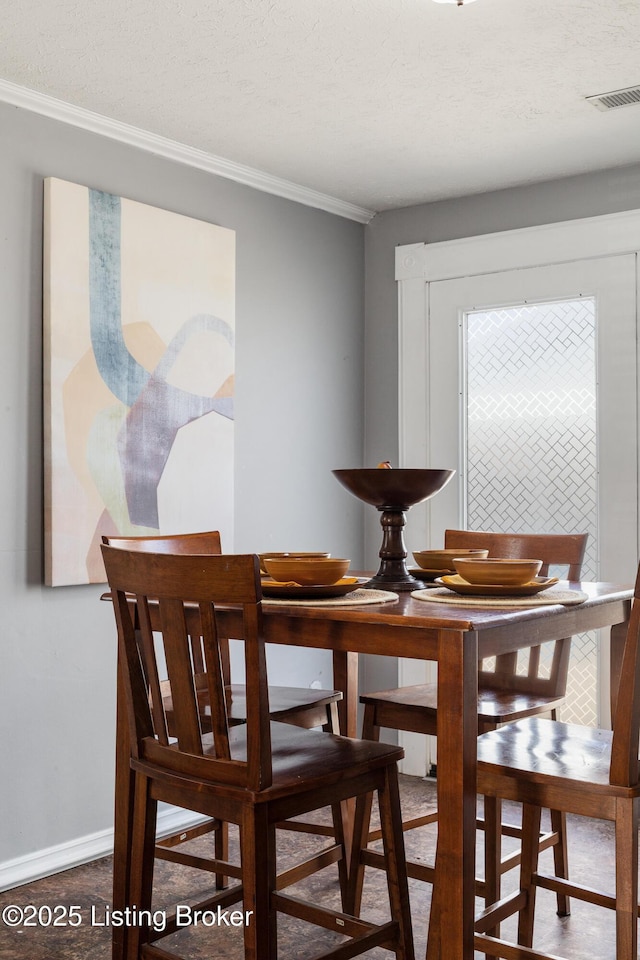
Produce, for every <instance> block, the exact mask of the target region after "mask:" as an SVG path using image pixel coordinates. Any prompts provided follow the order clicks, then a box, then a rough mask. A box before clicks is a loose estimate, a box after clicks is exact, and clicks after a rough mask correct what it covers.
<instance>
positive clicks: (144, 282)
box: [44, 179, 235, 586]
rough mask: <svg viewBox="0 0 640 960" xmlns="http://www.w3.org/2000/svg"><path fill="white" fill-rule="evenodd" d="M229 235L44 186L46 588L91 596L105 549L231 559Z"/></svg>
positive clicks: (140, 207)
mask: <svg viewBox="0 0 640 960" xmlns="http://www.w3.org/2000/svg"><path fill="white" fill-rule="evenodd" d="M234 333H235V233H234V231H233V230H229V229H227V228H224V227H220V226H217V225H214V224H211V223H206V222H204V221H200V220H195V219H192V218H190V217H185V216H181V215H179V214H176V213H171V212H169V211H166V210H161V209H159V208H157V207H151V206H148V205H146V204H142V203H138V202H135V201H132V200H127V199H125V198H122V197H118V196H114V195H112V194H109V193H104V192H102V191H99V190H92V189H89V188H87V187H84V186H80V185H78V184H74V183H68V182H66V181H63V180H57V179H48V180H46V181H45V219H44V407H45V410H44V428H45V582H46V583H47V584H49V585H51V586H60V585H63V584H78V583H101V582H104V579H105V577H104V570H103V567H102V561H101V557H100V540H101V536H102V535H103V534H116V533H119V534H121V535H128V536H142V535H153V534H156V535H157V534H164V533H179V532H189V531H196V530H211V529H216V530H220V532H221V536H222V543H223V547H224V549H225V550H231V549H232V548H233V392H234V390H233V387H234Z"/></svg>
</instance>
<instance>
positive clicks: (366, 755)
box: [132, 722, 404, 801]
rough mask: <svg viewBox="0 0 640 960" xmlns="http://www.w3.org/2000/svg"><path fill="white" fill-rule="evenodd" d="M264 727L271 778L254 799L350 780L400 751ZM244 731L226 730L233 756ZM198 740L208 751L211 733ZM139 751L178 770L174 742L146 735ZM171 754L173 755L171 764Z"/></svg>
mask: <svg viewBox="0 0 640 960" xmlns="http://www.w3.org/2000/svg"><path fill="white" fill-rule="evenodd" d="M270 729H271V756H272V776H273V779H272V784H271V786H270V787H268V788H266V789H263V790H261V791H260V801H267V800H273V799H275V798H276V797H278V796H280V795H286V796H290V795H291V794H292V793H308V792H309V791H310V790H315V789H318V788H320V787H322V786H325V785H328V784H331V783H336V782H337V781H339V780H342V779H353V778H354V777H356V776H358V775H359V774H360V773H366V772H367V771H369V770H375V769H377V768H379V767H384V766H387V765H388V764H389V763H390V762H395V761H398V760H401V759H402V758H403V756H404V751H403V749H402V747H398V746H394V745H392V744H388V743H377V742H375V741H373V740H355V739H351V738H350V737H340V736H336V735H335V734H332V733H325V732H323V731H321V730H305V729H304V728H302V727H296V726H293V725H291V724H288V723H275V722H272V723H271V724H270ZM247 730H248V728H247V725H246V724H242V725H239V726H236V727H233V729H231V730H230V731H229V746H230V749H231V756H232V758H233V760H239V761H246V759H247ZM202 741H203V745H205V754H204V757H205V758H206V757H207V756H213V755H214V752H213V746H211V747H210V748H209V749H206V744H207V743H211V734H206V735H205V736H204V737H203V738H202ZM145 753H146V758H147V759H148V760H149V761H151V762H152V763H159V764H162V765H163V767H164V768H165V769H166V770H167V771H169V770H175V772H176V773H180V768H181V764H180V762H179V759H180V754H179V752H178V748H177V746H176V745H174V744H172V745H171V746H169V747H162V746H161V745H160V744H158V743H157V742H156V741H155V740H149V741H146V742H145ZM172 754H173V755H175V757H176V761H177V762H176V764H175V765H174V763H173V757H172ZM192 760H193V763H194V769H195V768H196V767H197V768H199V769H198V775H199V777H200V776H201V775H202V773H203V772H205V773H206V771H207V767H208V761H207V760H206V759H204V758H196V757H194V758H192ZM198 761H200V762H198ZM132 765H133V766H134V767H136V768H137V769H143V766H144V764H143V765H142V766H140V764H137V763H136V762H135V761H132ZM182 779H183V780H184V779H185V778H182ZM197 783H198V784H200V785H202V779H198V781H197ZM212 786H213V787H214V788H215V790H216V792H218V793H222V794H224V793H225V792H226V791H228V790H231V791H232V792H233V791H234V787H233V786H231V785H227V784H224V785H222V784H220V783H217V782H215V783H214V782H213V781H212ZM240 792H242V790H240ZM245 792H246V790H245Z"/></svg>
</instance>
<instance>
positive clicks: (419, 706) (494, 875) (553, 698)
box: [348, 530, 588, 916]
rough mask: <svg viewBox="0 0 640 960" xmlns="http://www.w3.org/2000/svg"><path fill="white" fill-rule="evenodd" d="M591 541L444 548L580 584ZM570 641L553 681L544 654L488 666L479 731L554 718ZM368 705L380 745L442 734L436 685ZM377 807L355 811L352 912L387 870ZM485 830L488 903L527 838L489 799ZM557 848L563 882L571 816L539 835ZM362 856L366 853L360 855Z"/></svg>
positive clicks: (426, 873)
mask: <svg viewBox="0 0 640 960" xmlns="http://www.w3.org/2000/svg"><path fill="white" fill-rule="evenodd" d="M587 536H588V534H575V535H574V534H509V533H484V532H480V531H470V530H447V531H446V532H445V548H454V547H460V548H471V549H473V548H475V547H479V548H484V549H488V550H489V556H490V557H513V558H518V557H519V558H527V557H532V558H535V559H542V560H543V566H542V569H541V571H540V574H541V576H547V575H548V572H549V567H550V566H554V567H555V566H562V567H564V568H565V569H566V570H567V574H566V576H567V579H569V580H579V579H580V571H581V567H582V560H583V557H584V552H585V548H586V543H587ZM570 648H571V638H567V639H564V640H559V641H556V642H555V644H554V649H553V653H552V657H551V665H550V670H549V674H548V676H544V675H541V674H540V660H541V649H540V647H531V648H530V649H529V651H528V664H527V665H526V671H522V670H518V655H517V653H514V654H505V655H502V656H500V657H498V658H497V660H496V662H495V668H494V669H492V670H490V669H488V668H487V667H486V666H485V665H483V664H481V665H480V669H479V684H478V732H479V733H483V732H485V731H486V730H493V729H495V728H496V727H498V726H500V725H501V724H503V723H510V722H513V721H514V720H518V719H519V718H521V717H529V716H534V715H540V714H550V715H551V716H552V717H553V718H554V719H555V717H556V709H557V707H558V706H559V705H560V704H561V703H562V700H563V699H564V696H565V694H566V687H567V671H568V666H569V654H570ZM360 700H361V702H362V703H363V704H364V705H365V712H364V721H363V729H362V736H363V737H364V738H366V739H372V740H378V739H379V737H380V728H381V727H386V728H388V729H392V730H407V731H411V732H414V733H422V734H425V735H431V736H436V735H437V719H438V709H437V686H436V684H435V683H431V684H419V685H416V686H413V687H400V688H397V689H395V690H385V691H380V692H378V693H367V694H365V695H363V696H361V697H360ZM437 816H438V815H437V813H434V814H428V815H426V816H424V817H419V818H415V819H413V820H410V821H405V823H404V829H405V830H410V829H413V828H415V827H420V826H424V825H425V824H428V823H433V822H434V821H436V820H437ZM369 821H370V807H369V805H368V801H367V799H366V798H365V799H362V800H360V801H359V802H358V805H357V807H356V819H355V831H356V833H355V837H354V846H353V861H352V864H351V869H350V892H349V900H348V904H349V909H350V910H351V911H352V912H354V913H357V911H358V909H359V905H360V901H361V897H362V884H363V880H364V868H365V866H373V867H376V866H380V860H379V856H378V854H376V853H375V851H371V850H367V849H366V846H367V838H368V841H371V840H373V839H377V834H376V833H375V832H369ZM478 826H479V827H480V828H483V829H485V836H486V841H487V842H486V844H485V851H486V856H485V879H484V881H481V880H478V881H477V890H478V894H479V895H484V897H485V900H486V902H487V903H493V902H495V901H496V900H498V899H499V896H500V878H501V876H502V874H503V873H505V872H506V871H507V870H510V869H512V868H513V867H515V866H517V865H518V863H519V862H520V852H519V851H517V852H516V853H514V854H511V855H510V856H507V857H504V858H503V857H502V850H501V848H502V834H503V833H505V834H508V835H510V836H515V837H519V836H521V828H520V827H517V826H511V825H509V826H506V825H502V823H501V807H500V801H499V799H498V798H496V797H490V798H488V799H487V800H486V801H485V809H484V821H483V820H479V821H478ZM549 846H553V851H554V860H555V869H556V873H557V875H558V876H562V877H566V876H567V845H566V829H565V823H564V814H562V813H559V812H557V811H552V812H551V830H550V831H549V832H547V833H545V834H542V835H541V836H540V849H546V848H547V847H549ZM359 850H360V853H359V852H358V851H359ZM407 866H408V871H409V876H410V877H413V878H415V879H419V880H426V881H428V882H430V883H431V882H433V876H434V870H433V867H432V866H429V865H426V864H424V863H414V862H412V861H409V862H408V864H407ZM568 912H569V903H568V900H567V898H566V896H564V895H563V894H559V895H558V913H559V914H560V915H561V916H563V915H566V914H567V913H568Z"/></svg>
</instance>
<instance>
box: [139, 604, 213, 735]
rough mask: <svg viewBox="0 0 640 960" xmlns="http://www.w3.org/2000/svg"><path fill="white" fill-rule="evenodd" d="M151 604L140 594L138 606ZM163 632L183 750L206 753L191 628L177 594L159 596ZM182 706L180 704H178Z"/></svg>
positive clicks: (176, 730) (176, 728) (175, 723)
mask: <svg viewBox="0 0 640 960" xmlns="http://www.w3.org/2000/svg"><path fill="white" fill-rule="evenodd" d="M141 603H145V604H147V603H148V599H147V597H138V606H139V605H140V604H141ZM158 613H159V621H160V622H159V628H160V629H159V631H158V632H159V634H160V636H161V638H162V648H163V651H164V660H165V663H166V667H167V676H168V679H169V686H170V688H171V699H172V701H173V706H174V709H173V729H174V735H175V737H176V739H177V742H178V747H179V749H180V750H184V751H185V752H186V753H192V754H202V753H203V749H202V730H201V728H200V717H199V713H198V703H197V695H196V674H195V672H194V670H193V663H192V660H191V647H190V644H189V631H188V629H187V624H186V618H185V612H184V606H183V603H182V602H181V601H180V600H179V599H177V598H174V597H159V598H158ZM177 705H179V706H177Z"/></svg>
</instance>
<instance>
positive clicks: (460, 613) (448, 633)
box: [113, 581, 633, 960]
mask: <svg viewBox="0 0 640 960" xmlns="http://www.w3.org/2000/svg"><path fill="white" fill-rule="evenodd" d="M558 587H559V588H563V589H569V590H572V591H578V592H581V593H583V594H585V595H586V599H585V600H584V602H581V603H578V604H573V605H561V604H551V605H536V606H526V605H522V606H514V607H499V606H484V605H483V606H470V605H466V604H464V605H463V604H462V603H460V602H457V599H456V598H455V597H452V600H451V602H450V603H449V602H447V603H434V602H428V601H425V600H421V599H416V598H415V597H413V596H411V594H410V593H400V594H399V595H398V599H397V601H392V602H386V603H375V604H367V605H363V606H355V605H354V606H348V605H344V606H333V605H328V604H324V605H323V603H322V601H320V600H319V601H318V602H317V603H314V604H313V605H311V606H301V605H294V604H291V603H277V604H276V603H270V602H265V603H264V604H263V606H264V614H265V616H264V629H265V639H266V640H267V642H269V643H273V644H280V645H282V644H284V645H289V646H298V647H313V648H316V649H324V650H331V651H332V653H333V670H334V686H335V688H336V689H340V690H342V692H343V695H344V699H343V701H342V703H341V704H340V724H341V732H342V733H343V734H344V735H347V736H357V732H358V731H357V705H358V656H359V655H360V654H362V653H366V654H377V655H382V656H389V657H408V658H413V659H418V660H430V661H434V662H435V663H437V674H438V776H437V791H438V810H439V821H438V841H437V858H436V879H435V883H436V886H437V888H438V889H439V891H440V892H441V896H440V897H439V901H440V903H441V904H442V908H441V909H440V910H439V911H438V915H439V922H438V929H437V930H434V929H432V930H430V931H429V947H428V954H427V955H428V957H429V960H472V958H473V956H474V948H473V926H474V900H475V875H476V874H475V849H476V738H477V732H478V727H477V715H476V714H477V689H478V662H479V660H481V659H483V658H485V657H492V656H495V655H498V654H503V653H508V652H511V651H516V650H519V649H523V648H526V647H530V646H536V645H538V644H540V643H544V642H546V641H549V640H557V639H560V638H562V637H567V636H575V635H576V634H579V633H584V632H587V631H591V630H596V629H602V628H605V629H608V628H610V636H611V647H610V658H611V703H612V710H615V700H616V689H617V677H618V675H619V667H620V660H621V652H622V646H623V642H624V637H625V632H626V624H627V622H628V619H629V614H630V609H631V599H632V592H633V591H632V587H631V585H617V584H612V583H587V582H584V581H583V582H581V583H566V582H561V583H559V584H558ZM236 617H237V613H235V612H233V611H227V612H225V611H222V612H221V613H220V618H221V621H222V622H221V626H222V629H224V631H225V632H226V634H227V636H230V637H232V636H233V635H234V624H237V622H238V621H237V620H236V619H235V618H236ZM128 758H129V743H128V733H127V729H126V717H125V712H124V709H123V705H122V703H121V698H119V704H118V748H117V765H116V777H117V780H118V783H117V785H116V822H115V852H114V907H115V905H116V900H119V899H120V898H121V896H122V887H121V886H120V887H119V886H118V885H119V884H122V883H123V882H124V879H123V876H122V854H123V852H124V851H125V850H126V845H127V831H128V829H129V824H130V816H131V810H130V796H129V795H128V790H127V783H128V782H129V778H130V771H129V760H128ZM118 864H119V865H120V872H118ZM415 922H420V918H419V917H415V916H414V923H415ZM425 923H426V918H425ZM114 935H115V937H114V952H113V960H122V956H123V953H122V949H123V948H122V946H121V943H122V929H120V931H116V930H114Z"/></svg>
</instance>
